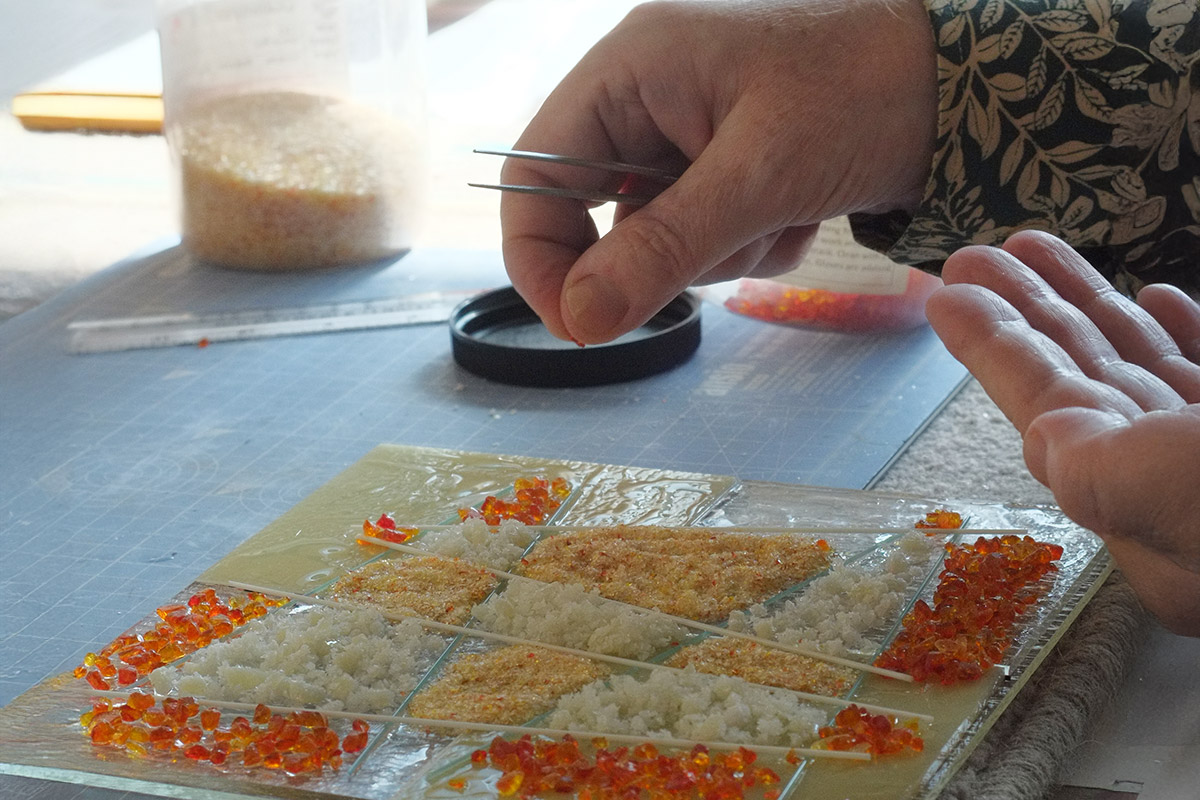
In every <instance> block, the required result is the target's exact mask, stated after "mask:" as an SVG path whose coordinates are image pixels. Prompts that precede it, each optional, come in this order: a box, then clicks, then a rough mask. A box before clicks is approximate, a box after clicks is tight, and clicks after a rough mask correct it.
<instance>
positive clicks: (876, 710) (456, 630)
mask: <svg viewBox="0 0 1200 800" xmlns="http://www.w3.org/2000/svg"><path fill="white" fill-rule="evenodd" d="M227 585H228V586H232V587H233V588H235V589H241V590H242V591H246V592H258V593H259V594H266V595H273V596H277V597H290V598H291V599H292V600H297V601H299V602H302V603H310V604H312V605H320V606H327V607H329V608H361V606H360V605H357V604H355V603H348V602H344V601H340V600H330V599H327V598H324V597H316V596H314V595H307V594H296V593H294V592H286V591H284V590H283V589H275V588H272V587H269V586H256V585H254V584H250V583H242V582H240V581H228V582H227ZM373 607H374V606H373ZM375 608H376V610H377V611H379V613H381V614H382V615H383V616H384V617H385V618H387V619H390V620H393V621H403V620H414V621H416V622H418V623H420V625H421V626H422V627H424V628H429V629H431V630H436V631H442V632H444V633H453V634H459V635H463V636H475V637H477V638H480V639H488V640H491V641H496V642H502V643H504V644H515V645H520V646H531V645H532V646H537V647H541V648H545V649H546V650H553V651H555V652H559V653H565V654H567V655H571V656H576V657H578V658H587V659H592V660H595V661H605V662H608V663H610V664H616V665H618V666H622V667H633V668H635V669H651V670H653V669H659V670H671V671H673V672H683V671H684V670H682V669H680V668H679V667H669V666H667V665H666V664H652V663H650V662H647V661H637V660H635V659H631V658H622V657H621V656H612V655H608V654H606V653H596V652H593V651H591V650H577V649H575V648H573V647H564V646H563V645H557V644H550V643H548V642H540V641H538V640H536V639H522V638H520V637H517V636H509V635H507V634H504V633H493V632H492V631H488V630H482V629H479V628H466V627H463V626H461V625H451V624H450V623H448V622H438V621H436V620H432V619H429V618H427V617H419V616H416V615H412V614H400V613H397V612H395V611H386V610H384V609H381V608H377V607H375ZM746 682H747V683H753V684H754V685H755V686H765V687H767V688H770V689H772V690H775V691H780V692H788V693H791V694H793V695H795V696H796V697H798V698H800V699H802V700H806V701H809V702H813V703H820V704H823V705H831V706H837V707H839V708H845V707H846V706H851V705H856V706H858V707H859V708H863V709H866V710H867V711H870V712H871V713H873V714H888V715H890V716H894V717H899V718H903V719H918V720H921V721H922V722H925V723H930V722H933V717H932V716H930V715H929V714H918V713H916V712H913V711H903V710H901V709H898V708H888V707H886V706H877V705H871V704H868V703H859V702H856V701H854V700H847V699H845V698H842V697H830V696H828V695H823V694H813V693H811V692H801V691H799V690H796V689H788V688H787V687H785V686H771V685H770V684H759V683H754V682H753V681H746Z"/></svg>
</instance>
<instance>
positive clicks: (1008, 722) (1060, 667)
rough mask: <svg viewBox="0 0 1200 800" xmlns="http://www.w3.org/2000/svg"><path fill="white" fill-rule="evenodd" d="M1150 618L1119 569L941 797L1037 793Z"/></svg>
mask: <svg viewBox="0 0 1200 800" xmlns="http://www.w3.org/2000/svg"><path fill="white" fill-rule="evenodd" d="M1148 621H1149V617H1148V615H1147V614H1146V612H1145V611H1144V610H1143V609H1142V607H1141V604H1140V603H1139V602H1138V600H1137V597H1136V596H1135V595H1134V594H1133V592H1132V590H1130V588H1129V585H1128V584H1127V583H1126V582H1125V580H1124V578H1122V577H1121V575H1120V573H1113V575H1112V576H1111V577H1110V578H1109V579H1108V581H1107V582H1106V583H1105V584H1104V586H1102V587H1101V588H1100V590H1099V591H1098V592H1097V593H1096V596H1095V597H1094V598H1092V601H1091V602H1090V603H1088V605H1087V607H1086V608H1084V610H1083V611H1082V612H1081V613H1080V615H1079V618H1078V619H1077V620H1076V621H1075V624H1074V625H1072V626H1071V628H1070V629H1069V630H1068V631H1067V633H1066V634H1064V636H1063V639H1062V641H1060V642H1059V644H1058V646H1057V647H1056V648H1055V649H1054V651H1053V652H1052V653H1051V654H1050V655H1049V656H1048V657H1047V659H1046V662H1045V663H1044V664H1043V665H1042V666H1041V668H1040V669H1039V670H1038V671H1037V673H1036V674H1034V676H1033V677H1032V678H1031V679H1030V683H1029V685H1028V686H1026V687H1025V688H1024V689H1023V690H1022V691H1021V692H1020V694H1018V695H1017V697H1016V699H1014V700H1013V702H1012V704H1011V705H1010V706H1009V707H1008V708H1007V709H1005V711H1004V713H1003V714H1002V715H1001V717H1000V719H999V720H997V721H996V724H995V725H994V726H993V727H992V729H991V730H990V731H989V732H988V733H987V735H986V736H985V737H984V739H983V741H982V742H980V744H979V745H978V746H977V747H976V749H975V751H974V752H973V753H972V754H971V756H970V757H969V758H968V759H967V763H966V764H964V765H963V767H962V768H961V769H960V770H959V772H958V773H957V774H956V775H955V776H954V778H952V779H951V781H950V784H949V785H948V786H947V787H946V789H945V790H944V791H943V792H942V794H941V795H940V796H939V800H1041V798H1046V797H1048V796H1049V794H1050V792H1051V791H1052V790H1053V789H1054V787H1055V785H1056V783H1057V779H1058V777H1059V775H1060V772H1061V770H1062V766H1063V764H1064V763H1065V762H1066V760H1067V759H1068V758H1069V757H1070V755H1071V754H1072V753H1073V752H1074V751H1075V750H1076V748H1078V747H1079V746H1080V744H1081V743H1082V742H1083V738H1084V735H1085V733H1086V732H1087V730H1088V727H1089V726H1090V724H1091V723H1092V721H1093V720H1095V719H1096V717H1097V716H1098V715H1099V713H1100V712H1101V711H1103V710H1104V708H1105V707H1106V706H1107V705H1108V704H1109V702H1110V701H1111V700H1112V699H1113V698H1114V697H1115V696H1116V693H1117V691H1118V689H1119V688H1120V686H1121V684H1122V683H1123V681H1124V680H1125V676H1126V673H1127V672H1128V670H1129V666H1130V664H1131V663H1132V662H1133V658H1134V656H1135V655H1136V654H1137V652H1138V649H1139V648H1140V647H1141V646H1142V644H1143V642H1144V640H1145V631H1146V630H1147V623H1148Z"/></svg>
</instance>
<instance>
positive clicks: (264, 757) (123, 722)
mask: <svg viewBox="0 0 1200 800" xmlns="http://www.w3.org/2000/svg"><path fill="white" fill-rule="evenodd" d="M221 717H222V715H221V712H220V711H219V710H217V709H215V708H204V709H203V710H202V709H201V707H200V704H199V703H197V702H196V701H195V700H194V699H192V698H191V697H164V698H162V699H161V701H160V700H157V699H156V698H155V697H154V695H152V694H149V693H143V692H133V693H131V694H130V695H129V696H128V698H126V699H125V702H123V703H122V702H119V701H116V700H112V699H109V698H107V697H103V698H96V699H94V700H93V701H92V707H91V708H90V709H88V710H87V711H85V712H84V713H83V714H81V715H80V717H79V724H80V725H82V726H83V730H84V733H85V734H86V735H87V737H88V738H89V739H90V740H91V741H92V743H93V744H95V745H103V746H107V747H118V748H121V749H123V750H125V751H126V752H128V753H129V754H131V755H138V756H140V755H146V754H147V753H149V752H151V751H156V752H163V753H165V754H170V755H172V756H182V757H184V758H186V759H188V760H190V761H206V762H210V763H212V764H213V765H216V766H221V765H222V764H225V763H226V760H227V759H229V757H230V756H240V758H237V759H235V760H234V761H233V762H230V763H231V764H234V765H236V766H245V767H266V768H269V769H279V770H282V771H283V772H286V773H288V774H289V775H304V774H320V773H321V772H322V771H323V770H324V769H325V768H327V767H328V768H331V769H337V768H338V767H340V766H341V764H342V754H343V753H357V752H359V751H361V750H362V749H363V748H364V747H365V746H366V743H367V736H368V733H369V730H370V729H369V727H368V725H367V723H366V722H364V721H363V720H358V719H356V720H353V721H352V722H351V726H350V733H348V734H347V735H346V737H345V739H341V738H339V737H338V735H337V733H335V732H334V731H332V730H331V729H330V728H329V723H328V721H327V720H326V718H325V715H324V714H321V713H319V712H316V711H293V712H290V713H288V714H276V713H274V712H273V711H272V710H271V709H270V708H269V707H268V706H265V705H259V706H258V707H257V708H255V711H254V718H253V721H251V720H250V719H247V718H246V717H243V716H237V717H234V718H233V719H232V720H231V721H230V722H229V724H228V725H224V726H222V725H221Z"/></svg>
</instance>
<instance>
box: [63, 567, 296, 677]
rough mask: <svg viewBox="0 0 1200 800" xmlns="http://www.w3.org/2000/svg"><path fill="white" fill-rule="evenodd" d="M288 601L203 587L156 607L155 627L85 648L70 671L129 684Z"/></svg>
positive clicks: (77, 674)
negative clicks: (96, 647)
mask: <svg viewBox="0 0 1200 800" xmlns="http://www.w3.org/2000/svg"><path fill="white" fill-rule="evenodd" d="M287 602H288V600H287V598H286V597H284V598H270V597H265V596H263V595H261V594H258V593H257V592H249V593H247V594H244V595H234V596H231V597H229V598H228V599H222V598H220V597H218V596H217V593H216V591H215V590H213V589H211V588H209V589H205V590H204V591H202V592H198V593H196V594H194V595H192V596H191V597H190V598H188V601H187V603H174V604H171V605H166V606H163V607H162V608H159V609H158V617H159V619H161V620H162V622H161V623H160V624H159V625H157V626H155V627H154V628H152V629H150V630H148V631H145V632H143V633H138V634H131V633H126V634H122V635H120V636H118V637H117V638H116V639H114V640H113V641H112V642H111V643H109V644H108V646H106V647H105V648H104V649H103V650H101V651H100V652H99V653H88V654H87V655H86V656H84V658H83V663H82V664H80V665H79V666H78V667H76V668H75V671H74V673H73V674H74V675H75V677H76V678H83V679H84V680H86V681H87V682H88V683H89V684H90V685H91V686H92V688H94V689H99V690H101V691H103V690H105V689H115V688H117V687H118V686H129V685H130V684H133V683H135V682H137V680H138V679H140V678H141V677H143V676H145V675H148V674H150V673H151V672H153V671H154V670H156V669H158V668H159V667H161V666H163V665H164V664H169V663H171V662H172V661H176V660H178V659H180V658H183V657H184V656H185V655H187V654H188V653H194V652H195V651H197V650H199V649H200V648H202V647H206V646H208V645H209V644H211V643H212V642H214V641H216V640H217V639H220V638H221V637H223V636H228V635H229V634H230V633H232V632H233V630H234V629H235V628H237V627H239V626H241V625H244V624H246V623H247V622H249V621H250V620H252V619H256V618H258V617H261V616H264V615H265V614H266V613H267V612H268V610H270V609H271V608H274V607H276V606H281V605H284V604H286V603H287Z"/></svg>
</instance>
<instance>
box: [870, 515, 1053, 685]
mask: <svg viewBox="0 0 1200 800" xmlns="http://www.w3.org/2000/svg"><path fill="white" fill-rule="evenodd" d="M946 551H947V555H946V559H945V561H944V563H943V569H942V573H941V575H940V577H939V579H938V586H937V589H936V591H935V592H934V595H933V605H932V606H930V605H929V604H928V603H926V602H925V601H924V600H918V601H917V603H916V605H914V606H913V609H912V611H910V612H909V613H908V614H906V615H905V617H904V627H903V629H902V630H901V631H900V633H899V634H898V635H897V636H896V638H895V639H894V640H893V641H892V644H891V645H890V646H889V647H888V649H887V650H886V651H885V652H884V653H883V655H881V656H880V657H879V658H878V659H877V660H876V662H875V663H876V665H878V666H880V667H885V668H887V669H894V670H899V671H901V672H907V673H908V674H909V675H912V676H913V678H915V679H916V680H918V681H938V682H940V683H943V684H946V685H950V684H954V683H958V682H960V681H969V680H976V679H977V678H979V677H981V676H982V675H983V673H984V671H985V670H987V669H988V668H990V667H992V666H994V665H995V664H998V663H999V662H1000V659H1001V658H1003V656H1004V652H1005V651H1006V650H1007V649H1008V646H1009V644H1010V642H1011V641H1012V637H1013V634H1014V629H1015V627H1016V622H1017V619H1018V617H1019V616H1020V615H1021V613H1022V612H1023V611H1025V609H1027V608H1028V607H1029V606H1031V605H1033V604H1034V603H1036V602H1037V601H1038V598H1039V597H1041V595H1042V592H1043V590H1044V586H1043V585H1042V577H1043V576H1044V575H1046V574H1047V573H1050V572H1053V571H1055V570H1057V567H1056V566H1055V564H1054V562H1055V561H1057V560H1058V559H1059V558H1061V557H1062V553H1063V549H1062V547H1060V546H1058V545H1055V544H1046V543H1043V542H1038V541H1035V540H1034V539H1033V538H1031V537H1029V536H1023V537H1022V536H1015V535H1008V536H998V537H992V538H983V537H980V538H979V539H978V540H976V542H975V543H974V544H973V545H947V546H946Z"/></svg>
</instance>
